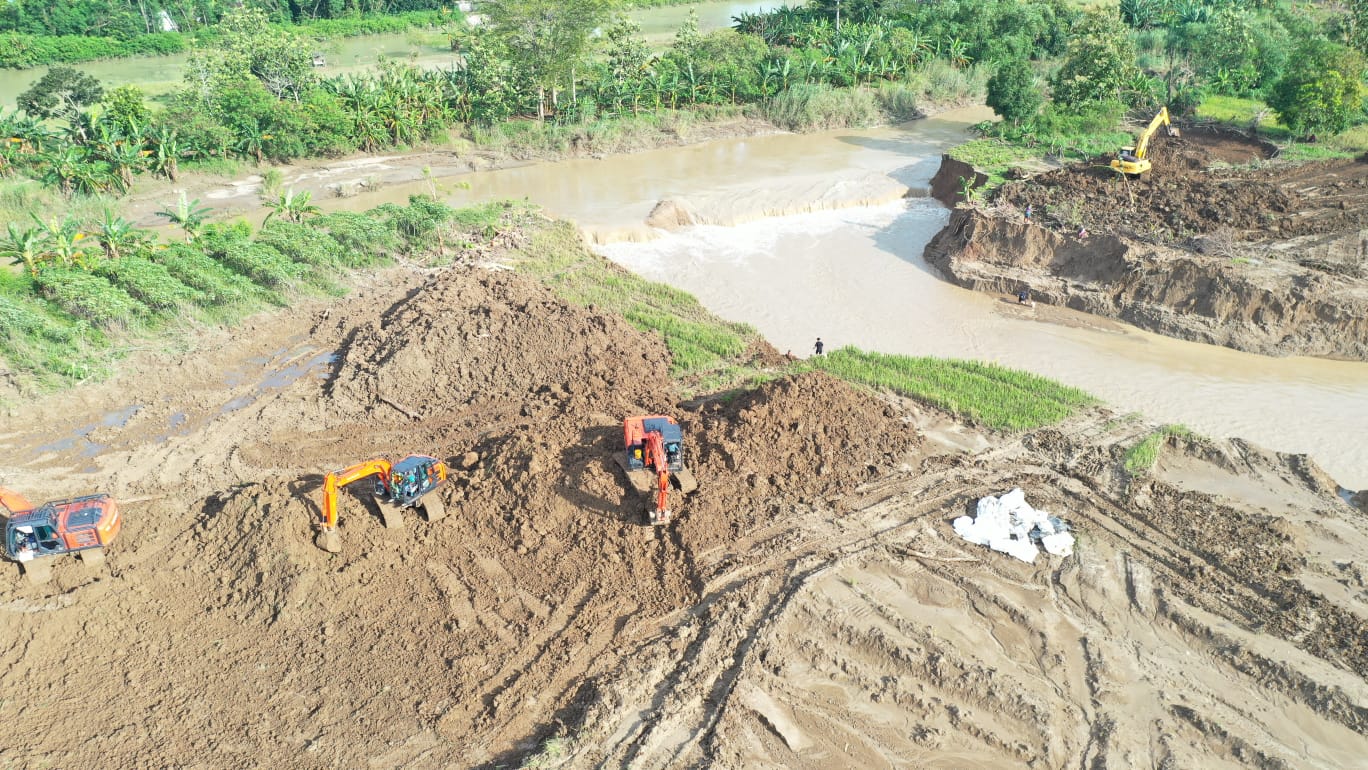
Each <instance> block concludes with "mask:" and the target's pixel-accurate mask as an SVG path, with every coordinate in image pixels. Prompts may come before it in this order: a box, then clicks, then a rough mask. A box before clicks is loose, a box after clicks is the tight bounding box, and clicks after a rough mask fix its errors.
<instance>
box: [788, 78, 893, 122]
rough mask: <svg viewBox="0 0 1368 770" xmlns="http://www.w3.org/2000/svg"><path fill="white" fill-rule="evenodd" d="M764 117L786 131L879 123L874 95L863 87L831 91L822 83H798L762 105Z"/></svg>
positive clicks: (832, 89)
mask: <svg viewBox="0 0 1368 770" xmlns="http://www.w3.org/2000/svg"><path fill="white" fill-rule="evenodd" d="M762 109H763V110H764V114H765V118H766V119H767V120H769V121H770V122H771V123H773V124H774V125H776V126H779V127H780V128H785V129H788V130H789V131H820V130H822V129H827V128H844V127H846V126H867V125H870V124H872V123H876V122H878V120H879V118H880V114H879V108H878V106H877V105H876V103H875V99H874V96H873V93H872V92H871V91H869V90H868V89H864V88H854V89H850V88H840V89H838V88H832V87H831V86H829V85H826V84H823V83H817V84H813V83H800V84H798V85H795V86H792V87H790V88H788V89H787V90H785V91H782V92H780V93H779V94H778V95H776V96H775V97H774V98H772V99H770V100H769V101H767V102H765V104H764V105H763V107H762Z"/></svg>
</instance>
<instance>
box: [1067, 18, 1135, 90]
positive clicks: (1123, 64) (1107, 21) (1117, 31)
mask: <svg viewBox="0 0 1368 770" xmlns="http://www.w3.org/2000/svg"><path fill="white" fill-rule="evenodd" d="M1135 69H1136V67H1135V46H1134V44H1133V43H1132V42H1131V38H1130V35H1129V34H1128V32H1127V29H1126V27H1125V26H1124V25H1123V24H1122V23H1121V20H1120V18H1118V16H1117V14H1116V12H1115V11H1109V10H1100V9H1099V10H1091V11H1088V12H1087V13H1085V14H1084V15H1083V16H1082V17H1081V18H1080V19H1079V21H1078V23H1077V24H1075V25H1074V37H1073V39H1072V40H1070V41H1069V49H1068V54H1067V55H1066V57H1065V59H1064V64H1063V65H1062V66H1060V68H1059V71H1058V72H1057V73H1055V76H1054V79H1053V81H1052V82H1051V86H1052V91H1053V97H1054V101H1055V102H1057V103H1059V104H1061V105H1063V106H1065V107H1068V108H1070V109H1078V108H1081V107H1084V106H1086V105H1088V104H1091V103H1097V102H1103V101H1107V100H1112V99H1120V98H1121V95H1122V94H1123V93H1124V92H1125V90H1126V86H1127V84H1128V83H1131V82H1133V74H1134V72H1135Z"/></svg>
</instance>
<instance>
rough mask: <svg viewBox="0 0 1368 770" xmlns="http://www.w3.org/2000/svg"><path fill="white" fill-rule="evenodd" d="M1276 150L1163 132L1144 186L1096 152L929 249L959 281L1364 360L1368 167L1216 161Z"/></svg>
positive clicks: (1222, 337) (1029, 185) (962, 216)
mask: <svg viewBox="0 0 1368 770" xmlns="http://www.w3.org/2000/svg"><path fill="white" fill-rule="evenodd" d="M1270 152H1271V148H1269V147H1268V146H1267V145H1266V144H1263V143H1261V142H1257V141H1255V140H1251V139H1247V138H1244V137H1242V136H1241V135H1239V134H1234V133H1230V132H1219V133H1218V132H1212V131H1203V130H1189V131H1187V132H1185V133H1184V134H1183V136H1182V137H1181V138H1177V137H1163V136H1160V137H1158V138H1157V139H1156V141H1155V143H1154V144H1152V145H1151V152H1150V157H1151V160H1152V161H1153V163H1154V168H1153V170H1152V171H1150V172H1148V173H1146V174H1145V175H1144V178H1143V179H1141V180H1138V181H1136V180H1129V179H1127V178H1125V177H1123V176H1121V175H1119V174H1117V173H1116V172H1115V171H1114V170H1112V169H1111V168H1109V167H1108V166H1107V162H1108V160H1109V159H1108V158H1099V159H1097V160H1096V161H1095V162H1094V163H1091V164H1081V165H1077V166H1070V167H1067V168H1061V169H1057V170H1054V171H1049V172H1046V173H1042V174H1038V175H1035V176H1032V177H1030V178H1028V179H1026V180H1023V181H1016V182H1008V183H1007V184H1004V185H1003V186H1002V188H1000V189H999V191H998V193H997V196H996V199H995V204H996V205H995V206H994V208H992V209H980V208H961V209H958V210H956V211H955V213H954V214H953V215H952V216H951V220H950V223H949V225H948V226H947V227H946V228H945V229H944V230H943V231H942V232H941V233H940V234H938V235H937V237H936V238H935V239H933V240H932V242H931V243H930V244H928V246H927V248H926V258H927V260H928V261H929V262H931V263H932V264H934V265H936V266H937V267H938V268H939V269H940V270H941V271H942V272H943V273H944V274H945V275H946V276H947V277H948V278H950V280H952V281H954V282H955V283H958V284H960V285H962V286H967V287H970V288H975V289H981V290H985V291H994V292H1002V293H1009V294H1010V293H1016V292H1017V291H1018V290H1020V289H1021V288H1028V289H1030V290H1031V292H1032V294H1033V296H1034V297H1035V298H1036V299H1037V300H1038V301H1043V302H1047V303H1050V304H1058V305H1066V306H1068V307H1071V308H1074V309H1078V310H1083V311H1086V312H1090V313H1095V314H1098V315H1105V316H1110V317H1113V318H1119V319H1121V320H1124V321H1127V322H1130V323H1133V324H1135V325H1136V326H1139V327H1141V328H1144V329H1148V330H1150V331H1155V332H1158V333H1160V334H1166V335H1170V336H1174V337H1179V338H1182V339H1190V340H1195V341H1199V342H1207V343H1212V344H1218V345H1225V346H1229V347H1233V348H1237V349H1240V350H1247V351H1251V352H1256V353H1265V354H1270V355H1310V356H1323V357H1329V358H1346V359H1353V360H1368V257H1365V256H1364V254H1363V250H1362V248H1361V247H1360V245H1359V243H1360V228H1362V227H1363V226H1364V225H1365V224H1368V163H1362V162H1359V161H1357V160H1336V161H1321V162H1316V163H1309V164H1304V165H1300V166H1292V165H1285V164H1276V163H1275V164H1273V165H1268V166H1263V165H1259V166H1255V167H1227V166H1223V165H1219V164H1225V163H1249V162H1250V161H1254V160H1259V159H1261V158H1264V157H1266V156H1267V155H1268V154H1269V153H1270ZM1213 164H1218V165H1215V166H1213ZM1028 205H1029V206H1031V207H1032V210H1033V216H1032V218H1031V219H1029V220H1027V219H1026V218H1024V217H1023V216H1022V214H1021V213H1020V212H1022V211H1024V210H1025V208H1026V207H1027V206H1028Z"/></svg>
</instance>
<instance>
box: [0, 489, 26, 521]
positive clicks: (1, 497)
mask: <svg viewBox="0 0 1368 770" xmlns="http://www.w3.org/2000/svg"><path fill="white" fill-rule="evenodd" d="M0 506H4V508H5V510H7V511H9V513H10V515H11V516H13V515H16V514H20V513H26V512H28V511H31V510H33V508H34V505H33V503H30V502H29V500H28V498H27V497H24V496H23V495H21V494H19V493H18V492H15V491H14V490H13V489H6V488H4V487H0Z"/></svg>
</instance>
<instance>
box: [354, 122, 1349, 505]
mask: <svg viewBox="0 0 1368 770" xmlns="http://www.w3.org/2000/svg"><path fill="white" fill-rule="evenodd" d="M985 117H987V115H986V113H985V112H984V111H983V110H982V109H981V108H978V109H968V110H960V111H955V112H951V113H946V114H943V115H940V116H937V117H933V118H929V119H926V120H919V121H914V122H912V123H908V124H905V125H902V126H895V127H884V128H876V129H869V130H859V131H848V130H847V131H829V132H824V133H819V134H805V135H793V134H775V135H771V136H760V137H749V138H744V139H729V140H721V141H714V142H708V143H704V144H699V145H692V146H686V147H679V148H666V149H659V150H651V151H647V152H641V153H636V154H632V155H625V156H615V157H608V158H604V159H602V160H570V161H564V162H560V163H549V164H538V165H531V166H523V167H518V168H510V169H502V170H498V171H484V172H477V173H473V174H468V175H463V176H456V177H452V178H448V179H446V180H443V181H444V182H447V183H448V184H446V185H445V186H444V188H443V189H444V190H445V191H446V192H445V193H444V194H445V196H446V197H447V199H448V200H449V201H450V202H452V203H454V204H458V205H463V204H469V203H474V202H479V201H482V200H491V199H499V198H517V199H521V198H528V199H530V200H531V201H532V202H534V203H537V204H540V205H541V206H543V207H544V208H546V209H547V210H548V211H549V212H550V213H552V214H555V215H558V216H562V217H565V218H568V219H571V220H573V221H575V222H577V223H579V224H580V225H581V227H583V228H584V229H585V230H586V232H587V233H588V234H589V236H590V237H591V238H592V239H593V240H596V241H600V242H602V245H600V246H598V248H599V250H600V251H601V252H602V253H603V254H605V255H607V256H608V257H609V258H611V259H613V260H614V261H616V262H618V263H620V264H622V265H624V266H626V267H628V268H630V269H632V270H634V271H636V272H637V273H639V274H641V275H643V276H645V277H647V278H650V279H652V280H657V281H661V282H664V283H667V284H670V285H673V286H677V287H679V288H681V289H684V290H686V291H688V292H690V293H692V294H694V295H695V296H697V297H698V298H699V300H700V301H701V302H702V303H703V304H704V305H705V306H707V307H708V308H709V309H710V310H712V311H714V312H716V313H718V314H719V315H721V316H723V317H725V318H728V319H731V320H734V321H742V322H746V323H749V324H752V325H753V326H755V327H756V328H757V329H759V331H760V333H761V334H763V335H764V336H765V337H766V338H767V339H769V340H770V341H771V342H772V343H773V344H774V345H775V346H776V347H778V348H779V349H780V350H781V351H783V350H792V351H793V352H795V353H797V354H799V355H806V354H807V353H808V352H810V351H811V346H812V342H813V340H814V339H815V338H816V337H817V336H821V337H822V338H823V339H824V340H825V342H826V344H827V346H828V349H833V348H836V347H840V346H842V345H855V346H858V347H860V348H863V349H866V350H876V351H881V352H886V353H902V354H908V355H937V356H950V357H958V358H973V359H979V360H986V361H994V362H997V363H1000V364H1003V365H1006V366H1011V367H1015V368H1019V369H1026V370H1029V371H1032V372H1036V373H1038V374H1041V375H1044V376H1047V377H1051V378H1054V379H1056V380H1059V381H1062V382H1065V383H1068V384H1070V385H1074V386H1077V387H1080V388H1083V389H1085V390H1087V391H1089V392H1091V393H1093V394H1095V395H1097V396H1098V397H1099V398H1101V399H1103V400H1104V401H1106V402H1107V403H1108V404H1110V405H1111V406H1113V407H1114V408H1116V409H1117V410H1119V411H1120V412H1122V413H1127V412H1139V413H1141V414H1143V415H1144V416H1145V417H1147V418H1149V419H1152V420H1156V421H1160V422H1165V423H1180V424H1183V425H1186V426H1188V427H1189V428H1191V429H1193V430H1195V431H1197V432H1199V433H1203V434H1206V435H1210V436H1239V437H1243V438H1247V439H1250V440H1253V441H1255V442H1257V443H1259V444H1261V445H1263V446H1266V447H1268V448H1270V449H1275V450H1278V451H1282V452H1305V453H1308V454H1310V455H1311V456H1312V457H1314V458H1315V459H1316V461H1317V462H1318V463H1319V464H1320V465H1321V466H1322V467H1324V468H1325V469H1326V470H1327V471H1328V472H1329V473H1330V474H1331V475H1332V476H1333V477H1334V478H1335V479H1336V480H1337V481H1339V482H1340V483H1341V484H1342V485H1344V486H1346V487H1350V488H1354V489H1361V488H1365V487H1368V441H1364V440H1363V437H1364V436H1368V364H1364V363H1353V362H1342V361H1327V360H1321V359H1309V358H1270V357H1265V356H1259V355H1254V354H1250V353H1241V352H1238V351H1234V350H1229V349H1226V348H1220V347H1214V346H1210V345H1201V344H1197V343H1190V342H1183V341H1179V340H1173V339H1169V338H1167V337H1161V336H1158V335H1154V334H1149V333H1147V332H1142V331H1139V330H1137V329H1134V328H1131V327H1129V326H1126V325H1124V324H1119V323H1114V322H1111V321H1108V320H1105V319H1097V318H1094V317H1091V316H1086V315H1083V314H1076V313H1072V312H1070V311H1063V310H1060V309H1051V312H1049V313H1048V314H1046V313H1035V314H1033V313H1030V312H1025V309H1023V308H1019V307H1018V306H1016V305H1015V302H1014V300H1011V299H1009V298H1005V297H997V296H992V295H987V294H982V293H975V292H971V291H968V290H965V289H961V288H958V287H956V286H952V285H950V284H949V283H946V282H945V281H944V280H942V279H941V278H940V277H939V276H938V275H937V273H936V271H935V270H934V268H932V267H930V266H929V265H927V264H926V262H925V261H923V259H922V256H921V255H922V250H923V249H924V247H925V246H926V243H927V242H928V241H929V240H930V239H931V237H932V236H933V235H935V233H936V232H937V231H938V230H939V229H940V228H941V227H942V226H943V225H944V223H945V222H946V220H947V218H948V212H947V211H946V210H945V209H944V208H943V207H942V206H941V205H940V204H939V203H937V202H936V201H934V200H932V199H929V198H926V197H924V195H925V193H926V190H927V187H928V186H929V182H930V179H931V177H932V175H933V174H934V173H935V171H936V168H937V167H938V166H939V163H940V153H941V152H943V151H944V150H945V149H947V148H948V147H950V146H951V145H953V144H955V143H958V142H961V141H963V140H964V138H965V136H966V129H967V127H968V126H969V125H970V124H971V123H974V122H977V121H979V120H982V119H984V118H985ZM869 175H880V176H884V177H887V178H888V179H892V180H895V181H896V182H899V183H901V184H903V185H906V186H907V187H909V188H910V193H909V195H910V197H908V198H905V199H904V198H897V199H894V200H891V201H889V202H885V203H879V204H877V205H863V206H854V207H850V208H843V209H835V210H824V211H815V212H812V213H798V214H789V215H783V214H784V212H785V210H788V211H803V210H804V208H803V204H802V201H803V200H805V199H808V198H811V197H812V196H813V195H814V194H816V192H817V188H819V187H826V188H830V187H833V186H839V185H842V184H845V183H847V182H853V181H854V180H858V179H861V178H867V177H868V176H869ZM451 182H456V183H457V184H455V185H452V184H449V183H451ZM453 187H454V188H456V189H452V188H453ZM424 189H425V188H424V187H423V186H422V185H421V184H415V185H396V186H394V187H387V188H385V189H382V190H380V191H377V192H376V193H370V194H363V195H361V196H358V197H357V198H351V199H346V200H345V201H329V203H332V204H334V205H339V204H340V205H345V206H346V207H347V208H359V209H364V208H369V207H372V206H375V205H378V204H379V203H381V202H384V201H388V200H392V201H399V202H402V201H404V200H406V198H407V196H408V194H410V193H416V192H421V191H423V190H424ZM664 198H676V199H681V198H682V199H685V200H690V201H706V202H707V206H706V208H708V209H709V210H710V211H723V210H728V209H730V210H731V212H732V213H733V214H734V215H735V217H736V218H737V219H738V220H739V221H741V222H742V223H741V224H738V225H736V226H729V227H720V226H710V225H705V226H695V227H690V228H685V229H683V230H680V231H677V232H672V233H667V232H664V231H660V230H652V229H651V228H648V227H646V226H645V225H644V224H643V220H644V218H645V217H646V215H647V214H648V213H649V212H650V210H651V209H652V207H653V206H654V205H655V203H656V202H657V201H659V200H661V199H664ZM767 215H768V216H767ZM776 215H777V216H776ZM1046 316H1048V317H1049V318H1050V319H1051V320H1050V321H1048V322H1047V321H1042V320H1040V319H1041V318H1042V317H1046Z"/></svg>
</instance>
